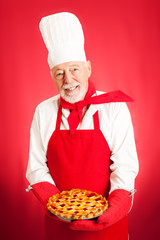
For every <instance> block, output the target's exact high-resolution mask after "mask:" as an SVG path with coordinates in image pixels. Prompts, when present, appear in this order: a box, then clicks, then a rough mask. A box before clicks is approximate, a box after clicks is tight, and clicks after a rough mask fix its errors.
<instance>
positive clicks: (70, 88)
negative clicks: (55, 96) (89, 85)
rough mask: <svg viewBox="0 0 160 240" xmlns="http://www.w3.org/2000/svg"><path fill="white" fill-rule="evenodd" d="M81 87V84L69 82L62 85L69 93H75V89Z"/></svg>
mask: <svg viewBox="0 0 160 240" xmlns="http://www.w3.org/2000/svg"><path fill="white" fill-rule="evenodd" d="M78 87H79V84H77V85H69V84H66V85H64V86H63V87H62V89H63V90H64V91H65V92H66V93H67V94H73V93H74V91H76V90H77V88H78Z"/></svg>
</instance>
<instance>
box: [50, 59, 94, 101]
mask: <svg viewBox="0 0 160 240" xmlns="http://www.w3.org/2000/svg"><path fill="white" fill-rule="evenodd" d="M90 75H91V64H90V61H87V62H81V61H77V62H76V61H75V62H67V63H63V64H59V65H57V66H55V67H53V68H52V69H51V76H52V78H53V81H54V83H55V85H56V87H57V89H58V91H59V93H60V95H61V97H62V98H64V99H65V100H66V101H67V102H70V103H75V102H78V101H80V100H83V99H84V97H85V95H86V93H87V90H88V78H89V77H90Z"/></svg>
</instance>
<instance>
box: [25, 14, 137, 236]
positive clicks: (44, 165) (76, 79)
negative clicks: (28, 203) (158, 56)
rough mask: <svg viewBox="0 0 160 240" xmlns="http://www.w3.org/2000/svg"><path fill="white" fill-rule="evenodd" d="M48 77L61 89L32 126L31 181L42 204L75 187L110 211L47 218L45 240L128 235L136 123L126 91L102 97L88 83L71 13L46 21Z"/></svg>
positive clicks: (81, 44) (79, 36)
mask: <svg viewBox="0 0 160 240" xmlns="http://www.w3.org/2000/svg"><path fill="white" fill-rule="evenodd" d="M40 30H41V33H42V37H43V39H44V42H45V44H46V47H47V49H48V52H49V54H48V63H49V66H50V69H51V76H52V78H53V81H54V83H55V85H56V87H57V89H58V91H59V93H60V95H57V96H55V97H52V98H50V99H48V100H46V101H44V102H42V103H41V104H39V106H38V107H37V108H36V111H35V115H34V118H33V122H32V126H31V137H30V154H29V163H28V168H27V179H28V181H29V182H30V184H31V186H30V188H31V189H32V191H33V193H34V194H35V195H36V196H37V198H38V199H39V200H40V201H41V202H42V203H43V204H44V207H45V209H46V203H47V199H48V198H49V197H50V196H52V195H53V194H56V193H59V192H61V191H62V190H70V189H71V188H80V189H87V190H91V191H94V192H97V193H99V194H102V195H103V196H105V197H106V198H107V200H108V202H109V208H108V210H107V211H106V212H105V213H103V214H102V215H101V216H100V217H98V219H96V220H95V219H93V220H79V221H74V222H72V223H68V222H64V221H60V220H59V219H58V218H57V217H55V216H54V215H53V216H50V215H49V213H48V211H47V209H46V220H45V222H46V238H47V239H74V240H75V239H87V240H90V239H92V240H94V239H99V240H101V239H107V240H109V239H112V240H116V239H119V240H122V239H123V240H125V239H128V228H127V217H126V215H127V213H128V212H129V211H130V209H131V205H132V200H133V193H134V191H135V190H134V181H135V177H136V175H137V173H138V160H137V154H136V148H135V142H134V134H133V127H132V123H131V118H130V114H129V111H128V108H127V106H126V103H125V102H127V101H132V100H131V98H130V97H128V96H127V95H125V94H124V93H122V92H121V91H116V92H110V93H105V94H103V93H102V92H99V91H96V90H95V88H94V85H93V84H92V83H91V82H90V81H89V78H90V75H91V63H90V62H89V61H86V56H85V51H84V36H83V31H82V27H81V24H80V22H79V20H78V19H77V17H76V16H75V15H73V14H71V13H58V14H53V15H50V16H47V17H45V18H42V20H41V22H40Z"/></svg>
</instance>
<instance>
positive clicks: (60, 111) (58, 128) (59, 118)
mask: <svg viewBox="0 0 160 240" xmlns="http://www.w3.org/2000/svg"><path fill="white" fill-rule="evenodd" d="M61 118H62V106H61V105H60V106H59V109H58V114H57V120H56V130H60V125H61Z"/></svg>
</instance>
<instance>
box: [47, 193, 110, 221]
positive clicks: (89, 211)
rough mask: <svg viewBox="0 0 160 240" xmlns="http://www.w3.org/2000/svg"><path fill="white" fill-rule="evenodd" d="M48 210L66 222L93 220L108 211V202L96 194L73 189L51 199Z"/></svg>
mask: <svg viewBox="0 0 160 240" xmlns="http://www.w3.org/2000/svg"><path fill="white" fill-rule="evenodd" d="M47 208H48V210H49V211H50V212H51V213H52V214H54V215H56V216H57V217H60V218H63V219H65V220H78V219H91V218H95V217H98V216H100V215H101V214H102V213H103V212H104V211H106V210H107V208H108V202H107V201H106V199H105V197H103V196H102V195H100V194H97V193H95V192H92V191H88V190H82V189H71V190H70V191H62V192H61V193H57V194H55V195H53V196H52V197H50V198H49V199H48V203H47Z"/></svg>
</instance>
